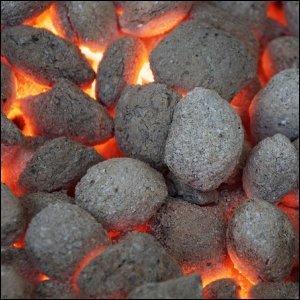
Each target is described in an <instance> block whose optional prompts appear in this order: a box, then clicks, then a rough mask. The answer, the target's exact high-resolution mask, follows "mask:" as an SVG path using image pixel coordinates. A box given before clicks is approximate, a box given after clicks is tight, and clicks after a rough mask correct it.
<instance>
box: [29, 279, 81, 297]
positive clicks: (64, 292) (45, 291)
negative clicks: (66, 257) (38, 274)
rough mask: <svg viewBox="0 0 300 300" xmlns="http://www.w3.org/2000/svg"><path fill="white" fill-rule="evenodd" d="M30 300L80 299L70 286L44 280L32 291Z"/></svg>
mask: <svg viewBox="0 0 300 300" xmlns="http://www.w3.org/2000/svg"><path fill="white" fill-rule="evenodd" d="M32 299H80V298H79V295H77V294H76V293H75V291H74V290H73V288H72V286H71V285H70V284H68V283H62V282H59V281H53V280H45V281H42V282H40V283H39V284H38V285H37V286H36V287H35V289H34V291H33V295H32Z"/></svg>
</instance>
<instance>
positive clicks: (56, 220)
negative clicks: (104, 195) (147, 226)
mask: <svg viewBox="0 0 300 300" xmlns="http://www.w3.org/2000/svg"><path fill="white" fill-rule="evenodd" d="M106 244H109V238H108V236H107V234H106V232H105V231H104V229H103V228H102V226H101V225H100V224H99V223H97V221H96V220H95V219H94V218H93V217H92V216H91V215H90V214H88V213H87V212H86V211H84V210H82V209H81V208H79V207H78V206H76V205H73V204H69V203H56V204H50V205H48V206H47V207H46V208H44V209H43V210H42V211H41V212H39V213H38V214H37V215H36V216H35V217H33V219H32V220H31V222H30V223H29V227H28V230H27V232H26V238H25V249H26V252H27V253H28V255H29V257H30V258H31V259H32V261H33V262H34V264H35V266H37V267H38V268H39V269H40V270H41V272H42V273H44V274H46V275H48V276H50V277H51V278H57V279H66V278H67V277H68V276H70V275H72V274H73V272H74V271H75V269H76V267H77V265H78V263H79V262H80V261H81V260H82V259H83V258H84V257H85V256H86V255H87V254H89V253H90V252H91V251H92V250H94V249H96V248H98V247H100V246H103V245H106Z"/></svg>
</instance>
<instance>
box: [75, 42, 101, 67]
mask: <svg viewBox="0 0 300 300" xmlns="http://www.w3.org/2000/svg"><path fill="white" fill-rule="evenodd" d="M79 48H80V50H81V52H82V54H83V55H84V56H85V57H86V59H87V60H88V62H89V63H90V65H91V66H92V68H93V70H94V71H95V72H97V70H98V65H99V63H100V61H101V60H102V57H103V51H96V52H95V51H92V50H91V49H89V48H88V47H87V46H84V45H79Z"/></svg>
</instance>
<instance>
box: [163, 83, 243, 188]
mask: <svg viewBox="0 0 300 300" xmlns="http://www.w3.org/2000/svg"><path fill="white" fill-rule="evenodd" d="M243 142H244V132H243V128H242V124H241V120H240V118H239V116H238V115H237V113H236V112H235V111H234V110H233V108H232V107H231V106H230V105H229V103H228V102H227V101H225V100H224V99H222V98H221V97H220V96H219V95H218V94H217V93H216V92H215V91H212V90H207V89H204V88H195V89H194V90H193V91H191V92H189V93H188V94H187V96H186V97H184V98H182V100H181V101H180V102H179V103H178V104H177V105H176V107H175V111H174V115H173V121H172V124H171V128H170V131H169V135H168V139H167V142H166V149H165V158H164V159H165V163H166V165H167V166H168V167H169V169H170V171H171V172H172V173H174V175H175V176H177V177H178V178H179V179H180V180H182V181H183V182H185V183H186V184H189V185H190V186H192V187H194V188H195V189H197V190H201V191H211V190H214V189H216V188H217V187H218V186H219V185H220V184H221V183H222V182H224V181H225V180H226V179H227V178H228V177H229V176H230V174H231V173H232V172H233V170H234V169H235V167H236V165H237V164H238V161H239V158H240V155H241V153H242V148H243Z"/></svg>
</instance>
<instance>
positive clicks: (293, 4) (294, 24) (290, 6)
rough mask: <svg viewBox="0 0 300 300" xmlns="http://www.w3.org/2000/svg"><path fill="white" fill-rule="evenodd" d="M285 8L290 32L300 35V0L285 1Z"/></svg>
mask: <svg viewBox="0 0 300 300" xmlns="http://www.w3.org/2000/svg"><path fill="white" fill-rule="evenodd" d="M283 8H284V13H285V18H286V21H287V23H288V28H289V30H290V32H291V33H292V34H293V35H295V36H298V37H299V1H283Z"/></svg>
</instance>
